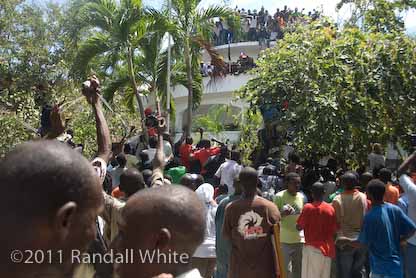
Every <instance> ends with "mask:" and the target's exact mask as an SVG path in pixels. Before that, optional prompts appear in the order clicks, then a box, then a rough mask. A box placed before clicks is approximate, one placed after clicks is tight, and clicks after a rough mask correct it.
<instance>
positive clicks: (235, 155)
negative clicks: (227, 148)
mask: <svg viewBox="0 0 416 278" xmlns="http://www.w3.org/2000/svg"><path fill="white" fill-rule="evenodd" d="M230 158H231V160H234V161H236V162H239V161H240V158H241V155H240V152H239V151H231V157H230Z"/></svg>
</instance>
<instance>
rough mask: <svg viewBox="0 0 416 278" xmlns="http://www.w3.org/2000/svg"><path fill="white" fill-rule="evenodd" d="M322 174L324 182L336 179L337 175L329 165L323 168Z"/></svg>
mask: <svg viewBox="0 0 416 278" xmlns="http://www.w3.org/2000/svg"><path fill="white" fill-rule="evenodd" d="M321 175H322V178H323V180H324V182H327V181H335V176H334V174H333V173H332V171H331V170H330V169H329V168H328V167H325V168H323V169H322V172H321Z"/></svg>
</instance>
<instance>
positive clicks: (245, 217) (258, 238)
mask: <svg viewBox="0 0 416 278" xmlns="http://www.w3.org/2000/svg"><path fill="white" fill-rule="evenodd" d="M279 218H280V215H279V212H278V211H277V209H276V206H275V205H274V204H273V203H272V202H270V201H268V200H266V199H264V198H262V197H255V198H254V200H246V199H241V200H236V201H234V202H232V203H231V204H230V205H229V206H228V207H227V208H226V212H225V221H224V227H223V233H224V237H226V238H229V239H230V240H231V243H232V251H231V258H230V265H229V276H228V277H229V278H233V277H235V278H244V277H247V278H248V277H250V278H252V277H275V276H274V275H275V269H274V262H273V246H272V242H271V240H270V234H271V231H272V225H271V224H273V223H277V222H278V221H279Z"/></svg>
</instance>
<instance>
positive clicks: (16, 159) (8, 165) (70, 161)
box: [0, 141, 99, 224]
mask: <svg viewBox="0 0 416 278" xmlns="http://www.w3.org/2000/svg"><path fill="white" fill-rule="evenodd" d="M0 169H2V172H3V174H2V175H0V184H1V185H2V187H3V191H4V192H7V194H5V195H4V196H3V198H2V202H0V207H2V208H1V211H2V213H3V214H4V213H7V214H9V215H10V216H12V217H18V218H19V219H20V220H19V221H20V222H21V223H22V224H23V223H24V222H25V221H26V220H30V219H34V218H37V217H47V216H48V215H51V214H53V213H54V212H55V211H56V210H57V209H58V208H59V207H61V206H62V205H63V204H65V203H67V202H69V201H73V202H75V203H76V204H77V205H78V206H80V207H85V206H88V201H89V200H90V197H93V196H94V194H93V193H94V192H97V191H99V188H98V187H99V184H98V179H97V177H96V175H95V173H94V169H93V168H92V166H91V165H90V163H89V162H88V160H86V159H85V158H84V157H83V156H82V155H81V154H79V153H78V152H76V151H74V150H72V149H70V148H69V147H67V146H66V145H65V144H62V143H60V142H57V141H37V142H29V143H25V144H22V145H20V146H18V147H17V148H16V149H15V150H13V151H12V152H10V153H8V154H7V155H6V157H5V158H4V159H3V160H1V162H0Z"/></svg>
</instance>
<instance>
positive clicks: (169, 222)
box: [113, 185, 206, 278]
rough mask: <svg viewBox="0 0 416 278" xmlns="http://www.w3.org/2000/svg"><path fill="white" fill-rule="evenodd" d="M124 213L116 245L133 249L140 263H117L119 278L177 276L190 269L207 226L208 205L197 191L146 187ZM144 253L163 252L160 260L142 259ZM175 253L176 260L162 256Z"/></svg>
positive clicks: (175, 186) (122, 250) (132, 199)
mask: <svg viewBox="0 0 416 278" xmlns="http://www.w3.org/2000/svg"><path fill="white" fill-rule="evenodd" d="M122 214H123V221H122V222H121V223H120V225H119V228H120V233H119V236H117V237H116V239H115V240H114V242H113V245H114V248H115V249H116V250H117V251H118V252H123V253H124V252H125V250H131V249H133V250H134V252H133V254H134V261H135V262H141V263H123V264H120V265H116V266H115V271H116V272H117V273H118V275H119V277H120V278H136V277H138V276H137V275H138V273H140V277H154V276H157V275H159V274H160V273H171V274H172V275H174V276H175V277H176V276H178V275H180V274H182V273H184V272H186V271H188V270H189V269H190V268H191V266H190V262H189V261H190V259H191V257H192V255H193V254H194V252H195V250H196V248H197V247H198V246H199V245H200V244H201V243H202V241H203V239H204V233H205V225H206V220H205V207H204V205H203V203H202V202H201V201H200V199H199V198H198V195H197V194H196V193H195V192H193V191H191V190H189V189H188V188H185V187H183V186H181V185H172V186H163V187H159V188H147V189H144V190H141V191H139V192H138V193H137V194H135V195H133V196H132V197H131V198H130V199H129V200H128V201H127V204H126V206H125V207H124V209H123V212H122ZM144 223H146V224H145V225H144ZM143 252H149V254H150V255H151V256H152V255H153V254H154V256H155V257H156V258H157V257H158V254H161V256H159V258H161V259H160V260H159V261H158V262H157V263H155V262H150V260H145V261H144V262H142V261H141V260H140V259H141V258H140V255H142V256H144V254H145V253H143ZM174 253H176V254H178V255H177V257H176V260H177V261H176V263H169V261H166V260H164V259H163V256H165V257H168V256H169V254H174ZM171 256H173V255H171ZM168 258H169V257H168Z"/></svg>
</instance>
